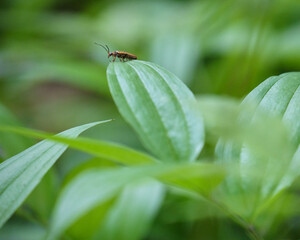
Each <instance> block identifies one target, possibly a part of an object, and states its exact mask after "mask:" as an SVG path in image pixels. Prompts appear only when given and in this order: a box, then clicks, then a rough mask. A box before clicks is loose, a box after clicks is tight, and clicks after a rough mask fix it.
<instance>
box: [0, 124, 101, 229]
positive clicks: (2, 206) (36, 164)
mask: <svg viewBox="0 0 300 240" xmlns="http://www.w3.org/2000/svg"><path fill="white" fill-rule="evenodd" d="M104 122H106V121H102V122H95V123H90V124H85V125H82V126H79V127H75V128H71V129H69V130H67V131H64V132H62V133H60V134H58V135H59V136H64V137H69V138H75V137H77V136H78V135H79V134H80V133H82V132H83V131H85V130H87V129H89V128H91V127H93V126H95V125H97V124H100V123H104ZM66 149H67V145H65V144H60V143H55V142H53V141H49V140H44V141H42V142H39V143H37V144H35V145H34V146H32V147H30V148H28V149H26V150H25V151H23V152H21V153H19V154H18V155H16V156H14V157H12V158H10V159H8V160H6V161H5V162H3V163H2V164H0V227H1V226H2V225H3V224H4V223H5V222H6V221H7V219H8V218H9V217H10V216H11V215H12V214H13V213H14V211H15V210H16V209H17V208H18V207H19V206H20V205H21V204H22V202H23V201H24V200H25V198H26V197H27V196H28V195H29V194H30V192H31V191H32V190H33V189H34V188H35V187H36V185H37V184H38V183H39V182H40V181H41V179H42V177H43V176H44V175H45V174H46V172H47V171H48V170H49V168H51V166H52V165H53V164H54V163H55V161H56V160H57V159H58V158H59V157H60V156H61V155H62V153H63V152H64V151H65V150H66Z"/></svg>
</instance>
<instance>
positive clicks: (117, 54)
mask: <svg viewBox="0 0 300 240" xmlns="http://www.w3.org/2000/svg"><path fill="white" fill-rule="evenodd" d="M95 44H96V45H99V46H101V47H103V48H104V49H105V51H107V53H108V58H110V57H111V56H113V62H114V61H115V60H116V58H119V59H120V61H121V62H126V61H128V60H136V59H137V56H135V55H133V54H131V53H128V52H123V51H114V52H110V51H109V47H108V46H107V45H105V46H103V45H102V44H99V43H96V42H95Z"/></svg>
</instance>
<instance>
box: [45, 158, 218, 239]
mask: <svg viewBox="0 0 300 240" xmlns="http://www.w3.org/2000/svg"><path fill="white" fill-rule="evenodd" d="M179 172H182V174H178V173H179ZM149 177H155V178H157V179H160V178H161V179H162V180H163V181H164V182H166V183H170V184H174V183H175V185H177V186H180V185H181V184H183V185H184V187H183V188H187V189H191V188H192V189H194V188H196V189H201V188H203V189H204V188H206V192H208V191H209V190H211V189H212V188H213V187H215V186H216V184H217V182H215V185H213V184H208V185H207V186H205V184H206V183H207V182H209V183H212V182H213V181H212V179H219V181H220V180H221V179H222V177H223V171H222V169H221V168H219V167H218V166H215V165H212V164H182V165H170V164H161V163H159V164H155V165H150V166H138V167H130V168H125V167H124V168H118V169H106V170H103V169H91V170H88V171H85V172H83V173H81V174H80V175H79V176H77V177H76V178H75V179H74V180H73V181H72V182H70V183H69V184H68V185H67V186H66V187H65V189H64V190H63V191H62V193H61V196H60V197H59V199H58V201H57V205H56V207H55V209H54V212H53V218H52V221H51V226H50V233H49V238H48V239H56V238H58V237H59V236H60V235H61V234H62V233H63V232H64V231H65V230H66V229H67V228H69V227H70V226H71V225H72V224H73V223H74V222H75V221H77V220H78V219H79V218H81V217H82V216H83V215H84V214H86V213H87V212H89V211H91V210H92V209H93V208H95V207H96V206H99V205H100V204H101V203H105V202H107V201H108V200H109V199H111V198H113V197H114V196H115V195H116V194H118V192H119V191H120V190H121V189H122V188H123V187H125V186H126V185H127V184H130V183H133V182H137V181H139V180H141V179H144V178H149ZM192 179H193V180H194V181H193V182H190V183H189V184H190V185H192V186H190V185H188V186H187V180H192ZM181 180H183V181H182V182H181ZM218 183H219V182H218ZM202 185H203V186H202ZM74 199H76V201H74Z"/></svg>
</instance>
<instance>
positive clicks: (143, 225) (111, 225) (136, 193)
mask: <svg viewBox="0 0 300 240" xmlns="http://www.w3.org/2000/svg"><path fill="white" fill-rule="evenodd" d="M163 195H164V188H163V186H162V184H161V183H159V182H156V181H153V180H146V181H145V180H144V181H142V182H134V183H132V184H129V185H127V186H126V187H125V188H124V190H123V191H122V193H121V195H120V196H119V198H118V200H117V202H116V204H115V205H114V206H113V207H112V208H111V209H110V212H109V214H108V216H107V218H106V219H105V220H104V224H103V226H102V227H101V232H100V234H99V236H97V237H95V238H94V239H103V240H104V239H105V240H113V239H120V240H138V239H142V238H143V237H144V235H145V233H146V232H147V230H148V228H149V226H150V224H151V222H152V221H153V218H154V217H155V215H156V213H157V211H158V209H159V208H160V205H161V202H162V200H163Z"/></svg>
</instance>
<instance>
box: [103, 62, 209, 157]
mask: <svg viewBox="0 0 300 240" xmlns="http://www.w3.org/2000/svg"><path fill="white" fill-rule="evenodd" d="M107 78H108V83H109V87H110V90H111V93H112V96H113V98H114V101H115V102H116V104H117V106H118V108H119V111H120V112H121V114H122V115H123V117H124V118H125V119H126V120H127V121H128V122H129V123H130V124H131V126H132V127H133V128H134V129H135V130H136V132H137V133H138V134H139V136H140V138H141V139H142V141H143V143H144V144H145V146H146V147H147V148H148V149H149V150H150V151H152V152H153V153H154V154H156V155H157V156H159V157H160V158H161V159H162V160H173V161H174V160H175V161H176V160H177V161H194V160H195V159H196V157H197V156H198V154H199V152H200V151H201V149H202V146H203V143H204V127H203V121H202V117H201V115H200V114H199V113H197V111H196V109H195V106H194V105H195V99H194V96H193V94H192V92H191V91H190V90H189V89H188V88H187V87H186V86H185V85H184V84H183V83H182V82H181V81H180V79H178V78H177V77H176V76H175V75H173V74H172V73H170V72H168V71H167V70H165V69H163V68H161V67H159V66H158V65H155V64H153V63H149V62H143V61H130V62H127V63H112V64H110V65H109V67H108V69H107Z"/></svg>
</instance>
